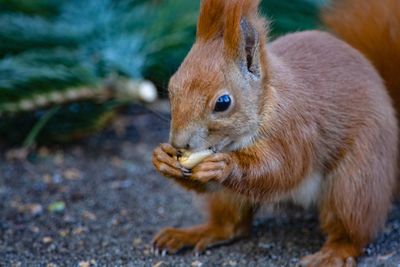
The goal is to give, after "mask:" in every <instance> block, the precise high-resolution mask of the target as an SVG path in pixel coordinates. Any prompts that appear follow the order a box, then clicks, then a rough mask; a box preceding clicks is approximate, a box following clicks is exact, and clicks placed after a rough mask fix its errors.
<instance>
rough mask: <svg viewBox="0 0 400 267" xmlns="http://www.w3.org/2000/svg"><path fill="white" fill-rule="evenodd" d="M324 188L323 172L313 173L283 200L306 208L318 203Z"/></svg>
mask: <svg viewBox="0 0 400 267" xmlns="http://www.w3.org/2000/svg"><path fill="white" fill-rule="evenodd" d="M321 189H322V174H321V173H319V172H314V173H312V174H311V175H310V176H309V177H307V178H306V179H305V180H304V181H303V182H302V183H301V184H300V185H299V186H298V187H297V188H296V189H294V190H292V191H291V192H289V193H288V194H287V195H286V196H285V197H283V198H282V199H281V201H284V202H286V201H290V202H293V203H294V204H296V205H300V206H302V207H304V208H309V207H312V206H314V205H315V204H317V203H318V201H319V198H320V194H321Z"/></svg>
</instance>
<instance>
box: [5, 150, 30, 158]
mask: <svg viewBox="0 0 400 267" xmlns="http://www.w3.org/2000/svg"><path fill="white" fill-rule="evenodd" d="M28 154H29V149H27V148H15V149H10V150H8V151H7V152H6V159H7V160H9V161H11V160H21V161H22V160H25V159H26V157H27V156H28Z"/></svg>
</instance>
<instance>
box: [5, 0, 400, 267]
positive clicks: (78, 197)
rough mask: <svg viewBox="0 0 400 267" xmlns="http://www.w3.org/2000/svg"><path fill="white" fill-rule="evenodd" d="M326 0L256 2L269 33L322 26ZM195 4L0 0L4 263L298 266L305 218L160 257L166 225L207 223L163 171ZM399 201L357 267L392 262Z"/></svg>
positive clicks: (310, 220)
mask: <svg viewBox="0 0 400 267" xmlns="http://www.w3.org/2000/svg"><path fill="white" fill-rule="evenodd" d="M327 1H328V0H262V2H261V12H262V13H263V14H264V15H267V16H268V18H269V21H270V23H271V25H270V38H271V39H275V38H277V37H278V36H280V35H283V34H285V33H288V32H294V31H301V30H306V29H322V28H323V25H321V23H320V20H319V14H320V10H321V8H323V6H324V4H326V2H327ZM199 5H200V0H0V152H1V153H0V266H47V267H55V266H79V267H88V266H134V267H136V266H154V267H161V266H193V267H196V266H294V265H295V263H296V262H297V260H298V259H299V258H300V257H301V256H304V255H306V254H309V253H311V252H314V251H317V250H318V249H319V247H320V246H321V244H322V243H323V240H324V237H323V235H322V233H321V232H320V230H319V227H318V218H317V216H316V215H315V214H313V213H312V212H309V211H307V212H305V211H301V210H300V211H299V210H295V211H290V212H288V213H284V212H282V213H279V214H274V215H275V216H274V217H271V216H264V217H263V216H262V215H260V216H258V217H257V218H256V219H255V222H254V226H255V227H254V230H253V233H252V237H251V238H250V239H243V240H240V241H238V242H234V243H233V244H230V245H229V246H223V247H218V248H215V249H211V250H209V251H207V252H206V254H205V255H201V256H199V257H196V258H195V257H193V256H192V254H191V252H190V251H184V252H183V253H181V254H179V255H177V256H169V257H160V256H154V254H153V253H152V252H151V247H150V243H151V239H152V238H153V236H154V234H155V233H156V232H157V231H158V230H160V228H162V227H167V226H187V225H193V224H198V223H199V222H201V221H202V216H201V213H200V212H199V211H198V209H196V206H197V205H196V204H195V203H197V202H195V201H193V194H191V193H190V192H186V191H184V190H182V189H181V188H179V187H177V186H174V183H172V182H170V181H169V180H168V179H164V178H162V177H160V175H159V174H157V173H156V171H155V170H154V168H153V167H152V165H151V155H152V151H153V149H154V148H155V147H156V146H157V145H158V144H159V143H161V142H165V141H166V140H167V139H168V132H169V121H170V113H169V104H168V99H167V85H168V79H169V77H170V76H171V75H172V74H173V73H174V72H175V70H176V69H177V68H178V66H179V64H180V63H181V62H182V60H183V58H184V57H185V55H186V53H187V52H188V50H189V49H190V47H191V45H192V43H193V42H194V38H195V31H196V20H197V16H198V11H199ZM399 214H400V206H399V205H397V208H396V209H394V211H393V212H392V214H391V216H390V218H389V219H388V223H387V225H386V227H385V229H384V233H383V234H382V235H381V236H379V238H378V239H377V240H376V242H375V243H373V244H372V245H370V246H369V247H368V248H367V249H366V250H365V255H364V256H363V258H362V259H361V261H360V266H398V262H400V250H399V247H400V220H399V219H398V218H400V216H399Z"/></svg>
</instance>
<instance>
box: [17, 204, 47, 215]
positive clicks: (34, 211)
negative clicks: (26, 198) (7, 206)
mask: <svg viewBox="0 0 400 267" xmlns="http://www.w3.org/2000/svg"><path fill="white" fill-rule="evenodd" d="M18 211H19V212H22V213H29V214H31V215H33V216H35V215H39V214H41V213H43V206H42V205H40V204H37V203H30V204H25V205H21V206H18Z"/></svg>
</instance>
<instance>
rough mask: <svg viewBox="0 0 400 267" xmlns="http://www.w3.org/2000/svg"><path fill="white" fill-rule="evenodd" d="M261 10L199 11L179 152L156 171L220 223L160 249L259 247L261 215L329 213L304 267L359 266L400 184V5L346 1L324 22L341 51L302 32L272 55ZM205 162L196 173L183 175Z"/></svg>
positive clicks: (178, 105)
mask: <svg viewBox="0 0 400 267" xmlns="http://www.w3.org/2000/svg"><path fill="white" fill-rule="evenodd" d="M259 2H260V1H259V0H230V1H225V0H202V1H201V7H200V15H199V19H198V24H197V34H196V41H195V43H194V45H193V47H192V48H191V50H190V52H189V53H188V55H187V56H186V58H185V59H184V61H183V63H182V64H181V66H180V68H179V69H178V70H177V72H176V73H175V74H174V75H173V76H172V78H171V80H170V83H169V89H168V90H169V98H170V103H171V117H172V120H171V129H170V138H169V143H165V144H160V145H159V146H158V147H157V148H156V149H155V150H154V152H153V158H152V162H153V165H154V166H155V168H156V169H157V170H158V171H159V172H160V173H161V174H162V175H163V176H166V177H168V178H171V179H173V180H174V181H176V182H178V183H179V184H180V185H182V186H183V187H185V188H187V189H190V190H194V191H197V192H199V193H202V194H204V196H205V198H206V201H207V205H206V207H207V209H208V215H209V216H208V221H207V222H205V223H204V224H201V225H198V226H193V227H189V228H182V229H177V228H166V229H163V230H162V231H160V232H159V233H158V234H157V235H156V236H155V237H154V239H153V247H154V248H155V249H156V251H163V253H170V254H173V253H176V252H178V251H179V250H180V249H181V248H183V247H193V248H194V250H195V252H197V253H200V252H202V251H204V250H205V249H206V248H208V247H210V246H212V245H214V244H217V243H221V242H225V241H229V240H233V239H236V238H238V237H241V236H244V235H247V234H249V231H250V229H251V224H252V219H253V216H254V214H255V212H256V211H257V209H258V208H259V206H260V205H261V204H262V203H272V204H274V203H282V202H294V203H295V204H298V205H301V206H304V207H316V208H317V210H318V211H319V219H320V225H321V229H322V230H323V232H324V233H325V234H326V236H327V238H326V241H325V243H324V245H323V246H322V248H321V249H320V250H319V251H318V252H316V253H315V254H312V255H308V256H304V257H303V258H301V259H300V261H299V265H300V266H356V258H357V257H358V256H359V255H360V254H361V253H362V250H363V248H364V247H365V246H366V245H367V244H368V243H369V242H371V241H372V240H373V238H374V237H375V236H376V234H377V233H378V232H379V230H380V228H381V227H382V226H383V225H384V223H385V220H386V217H387V214H388V212H389V210H390V207H391V203H392V202H393V200H394V198H395V193H396V192H395V191H396V190H395V188H396V186H398V184H400V182H399V179H398V172H397V168H398V124H397V120H396V115H395V113H396V112H395V109H394V107H393V104H392V99H391V98H390V96H389V93H388V91H389V92H390V94H391V95H392V97H393V99H394V100H395V101H396V103H397V102H398V101H400V93H399V92H400V91H399V89H400V87H399V84H400V78H399V77H400V75H397V73H396V72H397V71H398V69H399V67H400V59H399V57H400V44H399V42H400V15H399V14H398V15H397V16H396V14H394V13H395V12H397V13H398V12H400V6H399V4H400V2H399V1H398V0H384V1H365V0H338V1H336V2H334V3H333V4H332V6H330V7H329V8H328V9H327V10H325V12H324V13H323V19H324V21H325V22H326V25H328V27H329V28H330V29H331V30H332V31H333V32H334V34H336V36H337V37H335V36H334V35H333V34H331V33H328V32H324V31H304V32H298V33H291V34H288V35H285V36H283V37H280V38H278V39H276V40H274V41H272V42H268V44H267V31H268V24H267V21H266V19H264V18H263V17H262V16H260V15H259V12H258V6H259ZM341 39H342V40H341ZM367 58H368V59H367ZM370 61H371V62H370ZM371 63H372V64H371ZM396 68H397V69H396ZM378 71H379V72H380V74H379V73H378ZM381 76H382V77H383V79H382V77H381ZM385 83H386V85H387V88H386V87H385ZM396 90H397V91H396ZM207 149H212V151H213V152H214V153H212V155H209V156H208V157H206V158H205V159H203V160H202V161H201V162H200V163H198V164H197V165H195V166H194V167H193V168H192V169H187V168H185V167H183V166H182V164H181V163H180V162H179V156H180V155H181V154H182V153H184V152H188V151H190V152H192V153H196V152H198V151H204V150H207Z"/></svg>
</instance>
